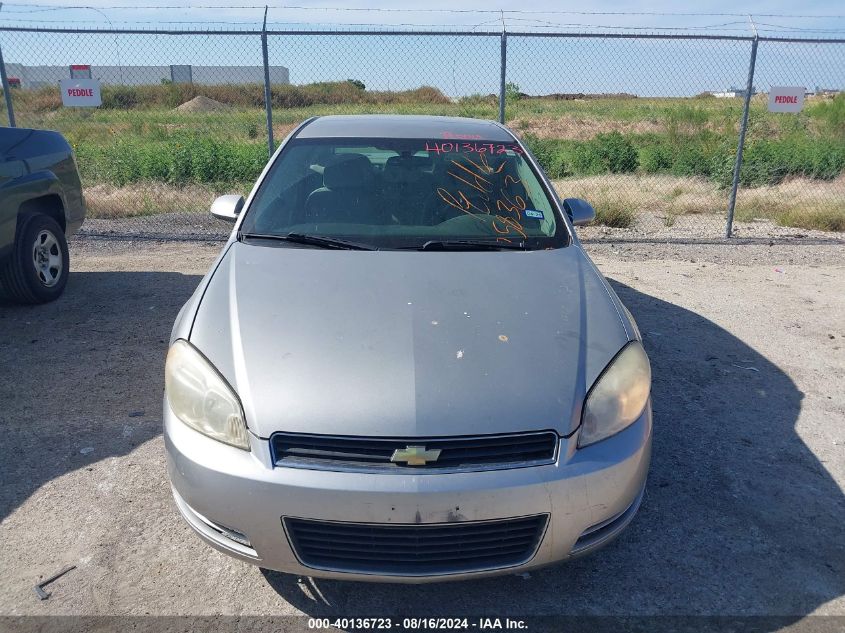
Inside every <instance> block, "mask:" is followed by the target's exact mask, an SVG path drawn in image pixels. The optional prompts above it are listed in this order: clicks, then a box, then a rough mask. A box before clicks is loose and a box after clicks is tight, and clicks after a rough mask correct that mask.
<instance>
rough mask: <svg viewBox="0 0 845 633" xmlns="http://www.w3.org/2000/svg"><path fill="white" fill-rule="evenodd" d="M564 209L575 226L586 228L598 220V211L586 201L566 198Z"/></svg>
mask: <svg viewBox="0 0 845 633" xmlns="http://www.w3.org/2000/svg"><path fill="white" fill-rule="evenodd" d="M563 209H564V210H565V211H566V214H567V215H568V216H569V219H570V220H572V224H574V225H575V226H584V225H585V224H589V223H590V222H592V221H593V220H595V219H596V210H595V209H594V208H593V205H591V204H590V203H589V202H587V201H586V200H582V199H581V198H566V199H565V200H564V201H563Z"/></svg>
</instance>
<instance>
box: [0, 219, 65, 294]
mask: <svg viewBox="0 0 845 633" xmlns="http://www.w3.org/2000/svg"><path fill="white" fill-rule="evenodd" d="M69 268H70V257H69V255H68V250H67V240H66V239H65V233H64V231H62V227H60V226H59V224H58V222H56V221H55V220H54V219H53V218H51V217H49V216H47V215H44V214H42V213H23V214H21V215H20V216H18V226H17V231H16V234H15V244H14V246H13V247H12V255H11V257H10V258H9V260H8V262H6V264H5V266H3V267H2V268H0V283H2V284H3V288H4V289H5V290H6V292H7V293H8V294H9V296H10V297H11V299H12V300H13V301H16V302H18V303H46V302H48V301H53V300H54V299H57V298H58V297H59V295H61V294H62V291H63V290H64V289H65V284H67V277H68V271H69Z"/></svg>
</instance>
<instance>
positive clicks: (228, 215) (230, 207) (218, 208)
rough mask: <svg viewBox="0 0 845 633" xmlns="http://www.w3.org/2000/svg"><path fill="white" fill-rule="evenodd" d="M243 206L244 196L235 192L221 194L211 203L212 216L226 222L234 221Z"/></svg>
mask: <svg viewBox="0 0 845 633" xmlns="http://www.w3.org/2000/svg"><path fill="white" fill-rule="evenodd" d="M243 208H244V197H243V196H238V195H235V194H230V195H228V196H220V197H219V198H217V199H216V200H215V201H214V202H213V203H212V204H211V217H213V218H217V219H218V220H223V221H225V222H234V221H235V220H237V219H238V215H239V214H240V212H241V209H243Z"/></svg>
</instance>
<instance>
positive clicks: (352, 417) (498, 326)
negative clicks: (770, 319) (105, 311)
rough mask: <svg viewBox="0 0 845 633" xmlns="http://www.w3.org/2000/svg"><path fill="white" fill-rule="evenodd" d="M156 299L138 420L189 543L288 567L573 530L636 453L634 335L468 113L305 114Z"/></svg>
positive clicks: (431, 555)
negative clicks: (194, 538)
mask: <svg viewBox="0 0 845 633" xmlns="http://www.w3.org/2000/svg"><path fill="white" fill-rule="evenodd" d="M211 212H212V215H214V216H215V217H218V218H221V219H224V220H228V221H231V222H233V223H234V227H233V230H232V233H231V236H230V238H229V240H228V242H227V243H226V245H225V247H224V248H223V251H222V253H221V254H220V256H219V258H218V260H217V262H216V263H215V264H214V266H213V267H212V269H211V270H210V271H209V272H208V274H207V275H206V276H205V278H204V279H203V280H202V282H201V283H200V285H199V287H198V288H197V290H196V292H195V293H194V295H193V296H192V297H191V299H190V300H189V301H188V302H187V304H186V305H185V306H184V307H183V309H182V310H181V312H180V313H179V316H178V317H177V319H176V324H175V326H174V328H173V334H172V339H171V347H170V351H169V353H168V356H167V363H166V367H165V376H166V396H165V402H164V431H165V440H166V447H167V458H168V470H169V474H170V480H171V482H172V485H173V494H174V497H175V500H176V505H177V507H178V508H179V510H180V512H181V513H182V515H183V516H184V518H185V520H186V521H187V522H188V524H189V525H190V526H191V527H192V528H193V529H194V530H195V531H196V532H197V533H198V534H199V535H200V536H201V537H202V538H203V539H204V540H205V541H207V542H208V543H209V544H210V545H211V546H213V547H215V548H217V549H218V550H220V551H222V552H225V553H227V554H230V555H232V556H235V557H237V558H239V559H241V560H244V561H248V562H251V563H254V564H256V565H260V566H262V567H265V568H270V569H275V570H280V571H284V572H290V573H295V574H301V575H309V576H323V577H332V578H348V579H354V580H377V581H392V582H426V581H434V580H445V579H463V578H475V577H480V576H485V575H491V574H501V573H514V572H519V571H524V570H527V569H531V568H535V567H539V566H542V565H548V564H550V563H554V562H557V561H563V560H566V559H570V558H573V557H575V556H578V555H582V554H585V553H587V552H590V551H592V550H595V549H596V548H598V547H600V546H601V545H603V544H605V543H607V542H608V541H610V540H611V539H613V538H614V537H615V536H616V535H618V534H619V533H620V532H621V531H622V530H623V529H624V528H625V527H626V526H627V525H628V523H629V522H630V521H631V520H632V518H633V517H634V514H635V513H636V511H637V508H638V507H639V504H640V501H641V499H642V496H643V488H644V485H645V480H646V474H647V471H648V466H649V459H650V451H651V437H652V421H651V401H650V387H651V372H650V367H649V362H648V358H647V357H646V354H645V352H644V350H643V346H642V344H641V340H640V334H639V332H638V330H637V326H636V324H635V323H634V320H633V318H632V317H631V315H630V313H629V312H628V311H627V310H626V309H625V307H624V306H623V305H622V303H621V302H620V301H619V299H618V297H617V296H616V295H615V294H614V292H613V290H612V289H611V288H610V286H609V285H608V284H607V282H606V281H605V279H604V278H603V277H602V275H601V274H600V273H599V272H598V271H597V270H596V268H595V266H594V265H593V264H592V262H591V261H590V259H589V258H588V257H587V255H586V254H585V252H584V250H583V249H582V248H581V245H580V244H579V242H578V239H577V237H576V235H575V232H574V228H573V227H574V226H575V225H578V224H583V223H586V222H589V221H590V220H591V219H592V218H593V216H594V212H593V210H592V208H591V207H590V205H589V204H587V203H586V202H584V201H583V200H577V199H571V198H570V199H564V200H561V199H559V198H558V197H557V196H556V195H555V193H554V190H553V189H552V187H551V185H550V183H549V181H548V179H547V178H546V177H545V175H544V174H543V172H542V170H541V169H540V168H539V167H538V165H537V162H536V161H535V160H534V158H533V157H532V156H531V154H530V152H529V151H528V150H527V149H526V147H525V146H524V145H523V144H522V143H520V141H519V140H518V139H517V138H515V137H514V135H513V134H511V132H509V131H508V130H507V129H506V128H504V127H502V126H500V125H498V124H495V123H491V122H489V121H477V120H471V119H457V118H443V117H418V116H330V117H320V118H315V119H310V120H308V121H306V122H305V123H303V124H302V125H301V126H300V127H299V128H297V129H296V130H295V131H294V132H293V133H291V135H290V136H289V137H288V138H287V139H286V140H285V142H284V143H283V144H282V146H281V147H280V148H279V149H278V151H277V152H276V154H275V156H274V157H273V158H272V160H271V161H270V163H269V164H268V165H267V167H266V168H265V170H264V172H263V173H262V174H261V176H260V177H259V179H258V181H257V183H256V185H255V187H254V188H253V191H252V193H251V194H250V196H249V198H248V199H247V200H246V201H244V200H243V198H241V197H239V196H224V197H222V198H219V199H218V200H217V201H215V203H214V206H213V207H212V211H211Z"/></svg>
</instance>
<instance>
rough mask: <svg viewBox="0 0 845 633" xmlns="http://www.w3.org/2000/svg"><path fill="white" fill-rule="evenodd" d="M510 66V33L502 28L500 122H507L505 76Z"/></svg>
mask: <svg viewBox="0 0 845 633" xmlns="http://www.w3.org/2000/svg"><path fill="white" fill-rule="evenodd" d="M507 68H508V34H507V33H506V32H505V29H504V28H502V54H501V58H500V68H499V123H502V124H504V122H505V91H506V87H505V77H506V74H507Z"/></svg>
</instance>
